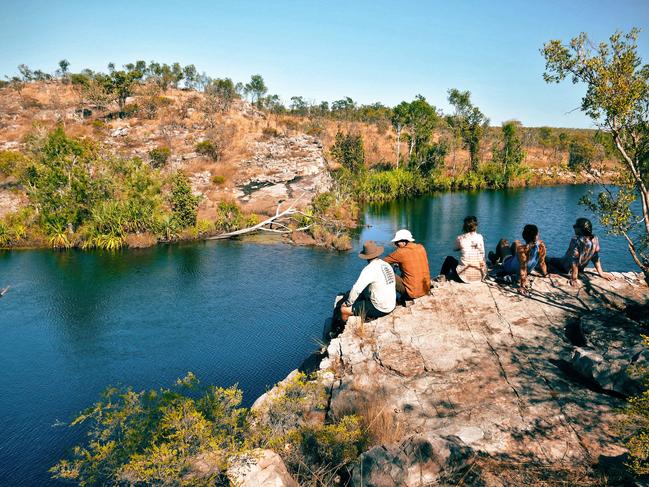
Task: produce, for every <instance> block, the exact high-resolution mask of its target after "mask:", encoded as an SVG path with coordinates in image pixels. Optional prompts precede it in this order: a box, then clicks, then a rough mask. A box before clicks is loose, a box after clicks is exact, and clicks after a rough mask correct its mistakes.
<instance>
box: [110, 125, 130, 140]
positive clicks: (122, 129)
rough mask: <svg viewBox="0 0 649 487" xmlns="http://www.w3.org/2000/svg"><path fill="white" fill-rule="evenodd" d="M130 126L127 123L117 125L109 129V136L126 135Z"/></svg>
mask: <svg viewBox="0 0 649 487" xmlns="http://www.w3.org/2000/svg"><path fill="white" fill-rule="evenodd" d="M129 130H130V127H129V126H128V125H127V126H125V127H117V128H115V129H113V130H111V131H110V136H111V137H125V136H127V135H128V133H129Z"/></svg>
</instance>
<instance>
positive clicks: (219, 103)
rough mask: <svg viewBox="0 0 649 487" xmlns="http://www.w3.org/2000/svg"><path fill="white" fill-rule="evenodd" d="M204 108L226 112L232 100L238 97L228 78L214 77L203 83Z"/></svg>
mask: <svg viewBox="0 0 649 487" xmlns="http://www.w3.org/2000/svg"><path fill="white" fill-rule="evenodd" d="M204 92H205V98H206V104H207V106H206V108H207V110H208V111H214V112H218V113H225V112H227V111H228V110H229V109H230V107H231V106H232V102H233V101H234V100H235V99H236V98H238V95H237V91H236V89H235V86H234V83H233V82H232V80H231V79H230V78H224V79H220V78H217V79H214V80H210V82H209V83H208V84H207V85H205V88H204Z"/></svg>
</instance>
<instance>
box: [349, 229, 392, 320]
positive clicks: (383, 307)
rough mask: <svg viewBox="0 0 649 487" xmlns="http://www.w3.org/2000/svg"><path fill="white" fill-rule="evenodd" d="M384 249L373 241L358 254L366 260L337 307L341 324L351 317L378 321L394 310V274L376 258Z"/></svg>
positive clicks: (390, 268) (385, 264)
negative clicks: (345, 296)
mask: <svg viewBox="0 0 649 487" xmlns="http://www.w3.org/2000/svg"><path fill="white" fill-rule="evenodd" d="M382 254H383V247H381V246H379V245H376V243H375V242H374V241H373V240H367V241H365V242H364V243H363V250H362V251H361V252H360V253H359V254H358V256H359V257H360V258H361V259H365V260H366V261H367V265H366V266H365V267H364V268H363V270H362V271H361V274H360V276H358V279H357V280H356V283H355V284H354V286H353V287H352V290H351V291H350V292H349V296H348V297H347V299H346V300H345V302H344V303H343V305H342V307H341V308H340V312H341V317H342V320H343V321H347V319H348V318H349V317H350V316H352V315H354V316H364V317H367V318H379V317H381V316H385V315H387V314H389V313H391V312H392V310H394V308H395V306H396V304H397V293H396V290H395V278H394V271H393V270H392V267H390V265H389V264H387V263H386V262H385V261H383V260H381V259H379V257H380V256H381V255H382Z"/></svg>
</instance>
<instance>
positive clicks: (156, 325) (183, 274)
mask: <svg viewBox="0 0 649 487" xmlns="http://www.w3.org/2000/svg"><path fill="white" fill-rule="evenodd" d="M585 190H586V189H585V188H584V187H556V188H539V189H529V190H518V191H485V192H480V193H452V194H442V195H438V196H434V197H426V198H419V199H416V200H409V201H402V202H395V203H390V204H386V205H380V206H373V207H371V208H368V209H367V212H366V215H365V223H366V224H368V225H369V227H368V228H365V229H363V231H362V233H361V235H360V239H369V238H372V239H374V240H377V241H378V242H380V243H383V244H385V245H389V240H390V239H391V237H392V235H393V234H394V232H395V231H396V230H397V229H399V228H404V227H405V228H409V229H410V230H411V231H412V233H413V234H414V236H415V238H416V239H417V240H418V241H421V242H423V243H424V244H425V245H426V247H427V249H428V252H429V257H430V261H431V270H433V271H436V270H437V269H439V266H440V265H441V263H442V260H443V257H444V256H445V255H447V254H449V253H450V252H451V247H452V245H453V242H454V239H455V236H456V235H457V233H458V232H459V231H460V228H461V225H462V219H463V218H464V217H465V216H466V215H467V214H475V215H476V216H478V218H479V219H480V231H481V233H483V235H484V236H485V240H486V242H487V245H488V246H489V247H492V246H494V245H495V243H496V242H497V240H498V239H499V238H500V237H501V236H507V237H508V238H510V239H511V238H515V237H517V236H518V235H519V233H520V231H521V229H522V227H523V225H524V224H526V223H536V224H538V225H539V227H540V229H541V232H542V235H543V238H544V239H545V240H546V242H547V244H548V248H549V252H550V253H551V254H558V253H563V252H564V251H565V249H566V247H567V244H568V240H569V239H570V234H571V230H572V228H571V225H572V223H573V222H574V220H575V218H576V217H578V216H582V215H583V210H582V209H581V208H580V207H578V206H577V201H578V200H579V198H580V197H581V195H582V194H583V193H584V192H585ZM360 239H359V240H360ZM601 241H602V248H603V254H602V257H603V262H604V265H605V267H606V268H608V269H611V270H623V269H630V268H632V264H631V261H630V258H629V257H628V254H627V251H626V249H625V247H624V244H623V242H621V241H620V240H615V239H612V238H610V237H606V236H602V238H601ZM358 244H359V242H358V241H357V242H356V246H357V248H356V250H355V251H353V252H349V253H336V252H329V251H324V250H321V249H307V248H296V247H291V246H288V245H281V244H278V245H252V244H245V243H241V242H219V243H214V242H210V243H197V244H191V245H175V246H160V247H156V248H151V249H143V250H136V251H124V252H118V253H115V254H110V253H102V252H79V251H70V252H51V251H29V252H11V253H10V252H4V253H0V285H6V284H9V285H11V286H12V289H11V291H10V292H9V294H8V295H7V296H6V297H5V298H2V299H1V300H0V332H1V333H2V339H1V340H0V370H2V374H0V390H2V391H3V393H2V394H0V417H1V418H2V431H3V434H2V437H0V485H17V486H18V485H21V486H27V485H29V486H31V485H47V484H53V483H54V482H52V481H50V480H49V479H48V475H47V468H48V467H49V466H51V465H52V464H53V463H54V462H55V461H56V460H57V459H59V458H60V457H61V456H62V455H64V453H65V451H66V450H67V449H69V448H70V446H71V445H73V444H74V443H75V442H76V441H79V439H80V438H79V436H78V433H77V432H76V431H74V430H70V429H68V428H65V427H52V424H54V423H55V422H56V421H57V420H60V421H69V420H70V418H71V417H73V415H74V414H75V413H76V412H77V411H79V410H81V409H82V408H84V407H86V406H88V405H89V404H90V403H91V402H92V401H93V400H95V399H96V398H97V395H98V393H99V392H100V391H101V390H102V389H104V388H105V387H106V386H107V385H108V384H115V383H120V382H121V383H126V384H133V385H134V386H135V387H140V388H141V387H158V386H160V385H167V384H170V383H171V382H172V381H173V380H174V379H175V378H177V377H180V376H182V375H184V374H185V373H186V372H187V371H188V370H191V371H193V372H195V373H196V374H197V375H198V376H199V378H200V379H202V380H204V381H206V382H208V383H216V384H220V385H230V384H234V383H238V384H239V386H240V387H241V388H242V389H243V390H244V392H245V395H246V399H247V402H248V404H249V403H250V402H251V401H252V400H254V398H255V397H257V396H258V395H259V394H261V393H263V392H264V390H265V389H266V387H267V386H269V385H271V384H272V383H274V382H275V381H277V380H280V379H282V378H283V377H284V376H285V375H286V374H287V373H288V372H289V371H290V370H292V369H294V368H296V367H297V366H298V365H299V364H300V363H301V361H302V360H303V359H304V358H305V357H306V356H307V355H308V354H309V353H310V352H312V351H313V350H314V349H315V348H316V347H317V344H316V339H318V338H320V336H321V332H322V325H323V322H324V320H325V319H326V318H327V317H328V315H329V313H330V310H331V306H332V304H333V298H334V296H335V294H336V293H337V292H339V291H342V290H345V289H347V288H349V287H350V285H351V284H352V282H353V281H354V279H355V278H356V276H357V275H358V273H359V272H360V270H361V269H362V266H363V264H364V263H363V261H361V260H360V259H358V258H357V257H356V251H357V250H358Z"/></svg>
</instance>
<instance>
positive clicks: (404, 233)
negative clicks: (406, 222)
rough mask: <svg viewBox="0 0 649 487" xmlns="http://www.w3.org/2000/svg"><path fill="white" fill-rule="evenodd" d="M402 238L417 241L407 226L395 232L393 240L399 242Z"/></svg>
mask: <svg viewBox="0 0 649 487" xmlns="http://www.w3.org/2000/svg"><path fill="white" fill-rule="evenodd" d="M400 240H407V241H408V242H414V241H415V239H414V238H412V233H410V231H409V230H406V229H405V228H404V229H403V230H399V231H398V232H397V233H395V234H394V238H393V239H392V241H393V242H399V241H400Z"/></svg>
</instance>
